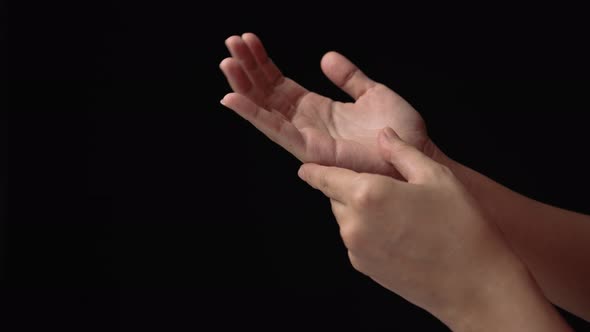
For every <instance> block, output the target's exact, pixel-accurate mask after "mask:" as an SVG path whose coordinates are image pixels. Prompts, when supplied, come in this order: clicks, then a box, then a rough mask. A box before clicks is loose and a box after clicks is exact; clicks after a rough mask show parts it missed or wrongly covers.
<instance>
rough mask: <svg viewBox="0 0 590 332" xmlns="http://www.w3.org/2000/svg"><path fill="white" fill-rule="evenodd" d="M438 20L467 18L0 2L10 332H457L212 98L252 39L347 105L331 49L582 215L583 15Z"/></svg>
mask: <svg viewBox="0 0 590 332" xmlns="http://www.w3.org/2000/svg"><path fill="white" fill-rule="evenodd" d="M446 9H447V10H448V11H449V12H455V14H456V15H455V16H456V17H457V18H455V16H448V15H446V14H445V15H442V12H440V11H439V10H438V9H437V8H430V10H429V11H425V10H423V9H420V10H414V11H412V10H409V9H405V8H404V9H402V8H399V7H397V8H396V10H393V11H390V10H389V9H387V8H386V7H380V6H378V5H374V4H373V5H370V4H363V5H362V6H360V5H357V6H350V5H344V4H339V5H327V4H326V5H324V6H323V7H321V8H320V7H319V5H318V4H317V3H316V4H313V5H308V4H303V3H297V4H288V3H284V4H283V3H275V4H274V5H273V6H270V7H269V6H257V5H254V4H252V3H244V4H241V5H237V4H232V3H221V2H220V3H209V4H207V5H205V4H199V3H198V2H196V1H194V2H178V1H168V2H161V3H152V2H135V3H132V2H129V1H116V2H115V1H113V2H108V1H103V2H96V3H92V2H76V3H55V2H44V3H40V4H32V3H29V2H24V1H23V2H21V1H19V2H11V3H10V2H9V3H2V4H1V6H0V10H1V11H2V15H1V20H2V28H3V30H2V40H3V43H2V44H3V49H4V51H3V52H2V54H3V55H2V57H3V60H2V64H3V66H2V70H3V71H2V77H3V78H2V79H3V81H4V82H5V83H6V84H5V87H4V88H3V93H2V95H3V97H2V100H3V102H2V104H3V105H4V106H3V108H5V110H7V111H2V114H3V115H2V116H3V119H2V123H3V126H4V128H3V132H5V133H8V135H7V137H6V138H7V140H6V142H7V144H4V143H3V144H4V145H3V146H2V148H3V149H2V150H3V154H2V156H3V157H2V163H3V164H2V167H3V173H4V174H5V176H4V178H3V180H4V181H3V182H4V183H6V186H5V191H3V194H2V195H3V197H4V198H5V199H4V200H3V201H5V202H6V204H5V210H4V213H3V220H5V222H3V226H2V230H1V231H2V233H3V251H2V258H3V264H2V265H3V269H2V287H3V288H2V292H3V294H2V299H3V302H4V304H5V308H4V310H3V314H4V315H5V318H10V319H7V320H4V322H5V323H6V324H10V325H11V327H10V328H7V329H6V330H7V331H8V330H10V331H20V330H23V331H25V330H30V329H31V328H33V327H44V328H45V329H47V330H49V329H57V328H59V330H69V329H71V330H77V331H115V330H121V331H146V330H155V331H156V330H157V331H163V330H166V331H167V330H169V331H208V330H225V329H229V328H239V329H250V328H252V329H256V330H273V331H275V330H276V331H281V330H291V329H293V330H295V329H298V330H301V329H316V328H327V329H330V330H343V329H344V330H348V329H352V330H360V331H373V330H391V331H395V330H430V331H437V330H439V331H444V330H446V328H445V327H444V326H443V325H442V324H441V323H439V322H438V321H437V320H436V319H435V318H433V317H431V316H430V315H429V314H427V313H426V312H424V311H422V310H421V309H419V308H416V307H414V306H412V305H411V304H409V303H407V302H405V301H404V300H403V299H401V298H399V297H397V296H396V295H395V294H392V293H390V292H388V291H386V290H384V289H382V288H380V287H379V286H378V285H376V284H374V283H372V282H371V281H370V280H369V279H368V278H366V277H364V276H362V275H361V274H359V273H356V272H355V271H354V270H353V269H352V267H351V266H350V265H349V263H348V261H347V259H346V254H345V250H344V247H343V245H342V242H341V240H340V238H339V234H338V229H337V226H336V224H335V222H334V219H333V217H332V215H331V213H330V209H329V204H328V202H327V201H326V200H325V199H324V198H323V197H322V196H321V195H320V194H319V193H317V192H315V191H313V190H311V189H310V188H308V187H307V186H306V185H305V184H303V183H302V182H301V181H300V180H299V179H298V178H297V176H296V172H297V169H298V167H299V163H298V161H297V160H295V159H294V158H293V157H291V156H290V155H288V154H287V153H286V152H284V151H283V150H282V149H281V148H279V147H277V146H275V145H274V144H273V143H272V142H270V141H269V140H267V139H266V138H265V137H264V136H263V135H262V134H260V133H258V132H257V131H256V130H255V129H254V128H252V127H251V126H250V125H249V124H248V123H246V122H245V121H243V120H242V119H241V118H239V117H238V116H237V115H235V114H233V113H232V112H231V111H229V110H227V109H224V108H223V107H222V106H221V105H220V104H219V100H220V99H221V97H223V95H224V94H225V93H226V92H229V87H228V86H227V83H226V82H225V79H224V78H223V75H222V74H221V72H220V71H219V70H218V63H219V62H220V61H221V60H222V59H223V58H224V57H226V56H227V52H226V50H225V47H224V43H223V42H224V40H225V38H227V37H228V36H230V35H232V34H239V33H242V32H246V31H252V32H256V33H257V34H258V35H259V36H260V37H261V38H262V39H263V41H264V42H265V44H266V46H267V48H268V50H269V53H270V54H271V56H272V57H273V59H274V60H275V62H276V63H277V64H278V65H279V66H280V67H281V68H282V69H283V72H284V73H285V74H287V75H289V76H290V77H292V78H294V79H295V80H297V81H299V82H300V83H302V84H303V85H304V86H306V87H308V88H309V89H312V90H315V91H317V92H320V93H324V94H327V95H329V96H332V97H334V98H338V99H346V98H347V97H346V96H345V95H344V94H343V93H342V92H340V91H338V90H337V89H336V88H335V87H333V86H332V85H331V83H330V82H329V81H328V80H327V79H326V78H325V77H323V75H322V73H321V71H320V68H319V60H320V58H321V56H322V55H323V54H324V53H325V52H327V51H329V50H338V51H340V52H342V53H343V54H345V55H347V56H349V57H350V58H351V59H352V60H353V61H355V62H356V63H357V64H358V65H359V66H360V67H361V68H362V69H363V70H364V71H365V72H366V73H367V74H368V75H370V76H371V77H373V78H374V79H376V80H379V81H381V82H384V83H386V84H387V85H388V86H390V87H391V88H393V89H394V90H395V91H397V92H398V93H400V94H401V95H402V96H404V97H405V98H407V99H408V100H409V101H410V103H411V104H413V105H414V106H415V107H416V108H417V109H418V110H419V111H420V112H421V113H422V115H423V116H424V118H425V119H426V121H427V123H428V126H429V131H430V134H431V136H432V137H433V139H434V140H435V142H436V143H437V144H438V145H439V146H440V147H441V148H442V149H443V150H444V151H445V152H447V154H448V155H450V156H451V157H453V158H454V159H456V160H458V161H460V162H463V163H465V164H467V165H469V166H471V167H473V168H475V169H477V170H479V171H481V172H482V173H484V174H487V175H489V176H490V177H492V178H494V179H496V180H498V181H500V182H501V183H504V184H506V185H507V186H508V187H510V188H512V189H515V190H517V191H519V192H521V193H524V194H526V195H528V196H531V197H533V198H536V199H539V200H542V201H544V202H548V203H551V204H554V205H558V206H561V207H564V208H569V209H573V210H576V211H579V212H584V213H590V208H589V207H588V199H587V195H585V188H588V187H589V185H590V176H588V174H587V169H588V166H589V163H588V161H587V160H586V154H587V150H588V149H587V141H588V138H587V128H588V126H587V121H588V119H589V116H588V110H589V106H590V105H589V102H588V98H587V96H588V92H587V91H588V87H589V82H588V80H587V76H586V75H587V73H588V70H587V63H586V58H587V56H586V54H584V53H583V52H582V50H583V49H584V42H583V40H584V39H583V31H584V27H583V26H582V24H581V22H582V21H581V20H578V19H577V18H576V17H574V16H573V15H572V14H571V12H570V13H561V12H557V11H554V9H552V8H548V9H549V10H550V11H551V12H550V13H548V14H545V15H542V14H540V13H538V12H537V11H536V10H535V9H530V8H529V9H528V10H527V11H525V12H523V13H521V14H515V13H514V12H513V11H512V10H507V11H502V14H501V15H500V14H498V15H492V18H484V17H483V14H482V13H483V12H486V11H487V10H488V9H486V11H482V10H477V9H475V8H462V9H461V11H460V10H459V9H456V10H455V9H453V8H446ZM261 10H267V11H269V12H268V13H264V12H261ZM463 11H468V13H469V14H468V15H465V14H461V13H463ZM557 17H559V18H560V19H561V20H560V21H559V22H560V23H557V20H556V18H557ZM561 22H563V23H561ZM3 141H4V140H3ZM509 300H510V299H507V301H509ZM564 314H565V315H566V318H567V319H568V320H569V321H570V322H571V323H572V324H574V326H575V327H576V328H577V329H578V330H588V327H589V325H588V324H587V323H585V322H583V321H581V320H579V319H577V318H575V317H573V316H571V315H568V314H566V313H564ZM8 322H10V323H8ZM12 323H14V325H12ZM7 326H8V325H7Z"/></svg>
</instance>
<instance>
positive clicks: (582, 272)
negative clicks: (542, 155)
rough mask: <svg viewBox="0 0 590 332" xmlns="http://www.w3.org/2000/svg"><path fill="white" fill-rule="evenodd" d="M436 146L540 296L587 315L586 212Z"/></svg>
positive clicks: (589, 240) (589, 222) (589, 223)
mask: <svg viewBox="0 0 590 332" xmlns="http://www.w3.org/2000/svg"><path fill="white" fill-rule="evenodd" d="M436 150H437V151H436V153H435V155H436V158H437V159H438V160H439V162H441V163H442V164H444V165H446V166H447V167H449V168H450V169H451V170H452V171H453V173H454V174H455V175H456V176H457V177H458V178H459V179H460V180H461V181H462V183H463V184H464V185H465V186H466V187H467V188H468V189H469V191H470V192H471V194H472V195H473V196H475V198H476V199H477V201H478V202H479V204H480V206H481V208H482V209H483V211H484V212H485V214H486V215H487V217H488V218H490V219H491V220H493V221H494V222H495V223H496V224H497V225H498V227H499V228H500V229H501V231H502V232H503V234H504V236H505V238H506V240H507V241H508V242H509V244H510V246H511V247H512V249H513V250H514V251H515V252H516V254H517V255H518V256H519V258H520V259H521V260H522V261H523V262H524V263H525V264H526V266H527V267H528V269H529V270H530V271H531V273H532V274H533V276H534V278H535V279H536V281H537V283H538V284H539V286H540V287H541V289H542V290H543V293H544V294H545V296H547V298H548V299H549V300H551V301H552V302H553V303H555V304H557V305H559V306H561V307H562V308H564V309H566V310H568V311H570V312H572V313H574V314H576V315H578V316H580V317H582V318H584V319H586V320H590V282H588V280H590V256H589V253H590V217H589V216H586V215H582V214H579V213H575V212H571V211H567V210H563V209H560V208H556V207H553V206H549V205H547V204H543V203H540V202H537V201H534V200H532V199H529V198H527V197H524V196H523V195H520V194H518V193H516V192H514V191H512V190H510V189H508V188H506V187H504V186H502V185H500V184H498V183H497V182H495V181H493V180H491V179H489V178H487V177H486V176H484V175H482V174H480V173H478V172H476V171H474V170H472V169H470V168H468V167H466V166H464V165H461V164H459V163H457V162H455V161H453V160H451V159H450V158H448V157H447V156H446V155H444V153H442V152H440V150H438V149H436Z"/></svg>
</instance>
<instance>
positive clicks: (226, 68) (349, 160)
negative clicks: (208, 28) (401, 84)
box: [220, 33, 429, 175]
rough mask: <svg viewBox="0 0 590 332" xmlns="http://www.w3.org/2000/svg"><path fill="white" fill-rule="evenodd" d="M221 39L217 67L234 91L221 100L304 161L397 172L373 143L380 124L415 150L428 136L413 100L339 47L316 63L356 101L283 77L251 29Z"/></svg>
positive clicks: (389, 173) (427, 141)
mask: <svg viewBox="0 0 590 332" xmlns="http://www.w3.org/2000/svg"><path fill="white" fill-rule="evenodd" d="M226 45H227V48H228V49H229V51H230V53H231V55H232V57H230V58H226V59H224V60H223V61H222V62H221V64H220V68H221V70H222V71H223V73H224V74H225V76H226V78H227V80H228V82H229V84H230V86H231V87H232V89H233V90H234V93H229V94H227V95H226V96H225V97H224V98H223V99H222V103H223V104H224V105H225V106H227V107H229V108H231V109H232V110H234V111H235V112H236V113H238V114H239V115H240V116H242V117H243V118H245V119H246V120H248V121H249V122H251V123H252V124H253V125H254V126H255V127H256V128H258V129H259V130H260V131H262V132H263V133H264V134H265V135H266V136H268V137H269V138H270V139H271V140H273V141H274V142H276V143H278V144H279V145H281V146H282V147H283V148H285V149H286V150H287V151H289V152H291V153H292V154H293V155H294V156H295V157H297V158H298V159H299V160H301V161H303V162H313V163H317V164H321V165H328V166H338V167H344V168H349V169H352V170H355V171H357V172H370V173H380V174H385V175H396V174H395V171H394V170H393V169H392V167H391V165H389V164H388V163H386V162H385V161H383V160H382V158H381V157H380V154H379V151H378V148H377V134H378V133H379V131H380V130H381V129H382V128H384V127H391V128H393V129H394V130H395V131H396V132H397V133H398V135H399V136H400V137H401V138H402V139H404V140H405V141H407V142H408V143H410V144H412V145H414V146H416V147H417V148H419V149H420V150H425V148H426V146H427V145H428V143H429V139H428V135H427V133H426V128H425V125H424V121H423V120H422V118H421V116H420V115H419V114H418V112H416V110H414V108H413V107H412V106H411V105H410V104H408V103H407V102H406V101H405V100H404V99H403V98H401V97H400V96H399V95H398V94H396V93H395V92H393V91H392V90H391V89H389V88H388V87H386V86H384V85H382V84H379V83H376V82H374V81H372V80H371V79H369V78H368V77H367V76H365V74H364V73H363V72H362V71H360V70H359V69H358V68H357V67H356V66H355V65H354V64H352V63H351V62H350V61H349V60H347V59H346V58H345V57H344V56H342V55H340V54H338V53H336V52H330V53H327V54H326V55H325V56H324V57H323V59H322V61H321V68H322V70H323V72H324V74H325V75H326V76H327V77H328V78H329V79H330V80H331V81H332V82H333V83H334V84H336V85H337V86H339V87H340V88H341V89H342V90H344V91H345V92H346V93H348V94H349V95H350V96H351V97H352V98H354V99H355V102H354V103H342V102H338V101H333V100H332V99H330V98H327V97H324V96H321V95H319V94H316V93H313V92H310V91H308V90H307V89H305V88H304V87H302V86H301V85H299V84H297V83H296V82H295V81H293V80H291V79H289V78H286V77H285V76H283V75H282V73H281V71H280V70H279V69H278V68H277V67H276V65H274V63H273V62H272V61H271V60H270V58H269V57H268V56H267V53H266V51H265V49H264V46H263V45H262V42H261V41H260V39H258V37H256V35H254V34H252V33H246V34H244V35H242V36H241V37H239V36H232V37H230V38H228V39H227V40H226ZM425 152H427V151H425ZM427 153H428V152H427Z"/></svg>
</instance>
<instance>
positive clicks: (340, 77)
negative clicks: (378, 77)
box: [321, 52, 377, 100]
mask: <svg viewBox="0 0 590 332" xmlns="http://www.w3.org/2000/svg"><path fill="white" fill-rule="evenodd" d="M321 67H322V70H323V71H324V74H326V76H327V77H328V78H329V79H330V80H331V81H332V82H333V83H334V84H336V85H337V86H338V87H340V88H341V89H342V90H344V92H346V93H348V95H350V96H351V97H352V98H354V99H355V100H357V99H359V98H360V97H362V96H363V95H364V94H365V92H367V91H368V90H369V89H371V88H372V87H374V86H375V85H377V83H375V82H374V81H373V80H371V79H370V78H368V77H367V76H366V75H365V74H364V73H363V72H362V71H361V70H360V69H358V67H357V66H355V65H354V64H353V63H352V62H350V60H348V59H347V58H345V57H344V56H343V55H341V54H339V53H336V52H328V53H327V54H326V55H324V57H323V58H322V62H321Z"/></svg>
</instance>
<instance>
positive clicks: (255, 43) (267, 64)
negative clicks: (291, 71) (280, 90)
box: [242, 32, 284, 84]
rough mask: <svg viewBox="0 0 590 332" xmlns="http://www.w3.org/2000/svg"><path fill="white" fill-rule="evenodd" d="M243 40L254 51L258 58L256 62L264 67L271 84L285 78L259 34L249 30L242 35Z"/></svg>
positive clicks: (255, 57) (263, 69)
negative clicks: (269, 55) (269, 54)
mask: <svg viewBox="0 0 590 332" xmlns="http://www.w3.org/2000/svg"><path fill="white" fill-rule="evenodd" d="M242 40H244V42H245V43H246V45H247V46H248V48H249V49H250V52H252V55H253V56H254V59H256V62H257V63H258V65H259V66H260V68H262V71H263V72H264V74H265V75H266V78H267V79H268V81H269V82H271V84H275V83H278V82H279V80H281V79H283V78H284V76H283V74H282V73H281V70H280V69H279V68H278V67H277V66H276V65H275V64H274V63H273V62H272V60H271V59H270V58H269V57H268V53H267V52H266V49H265V48H264V45H263V44H262V42H261V41H260V38H258V36H256V35H255V34H253V33H251V32H247V33H245V34H243V35H242Z"/></svg>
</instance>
